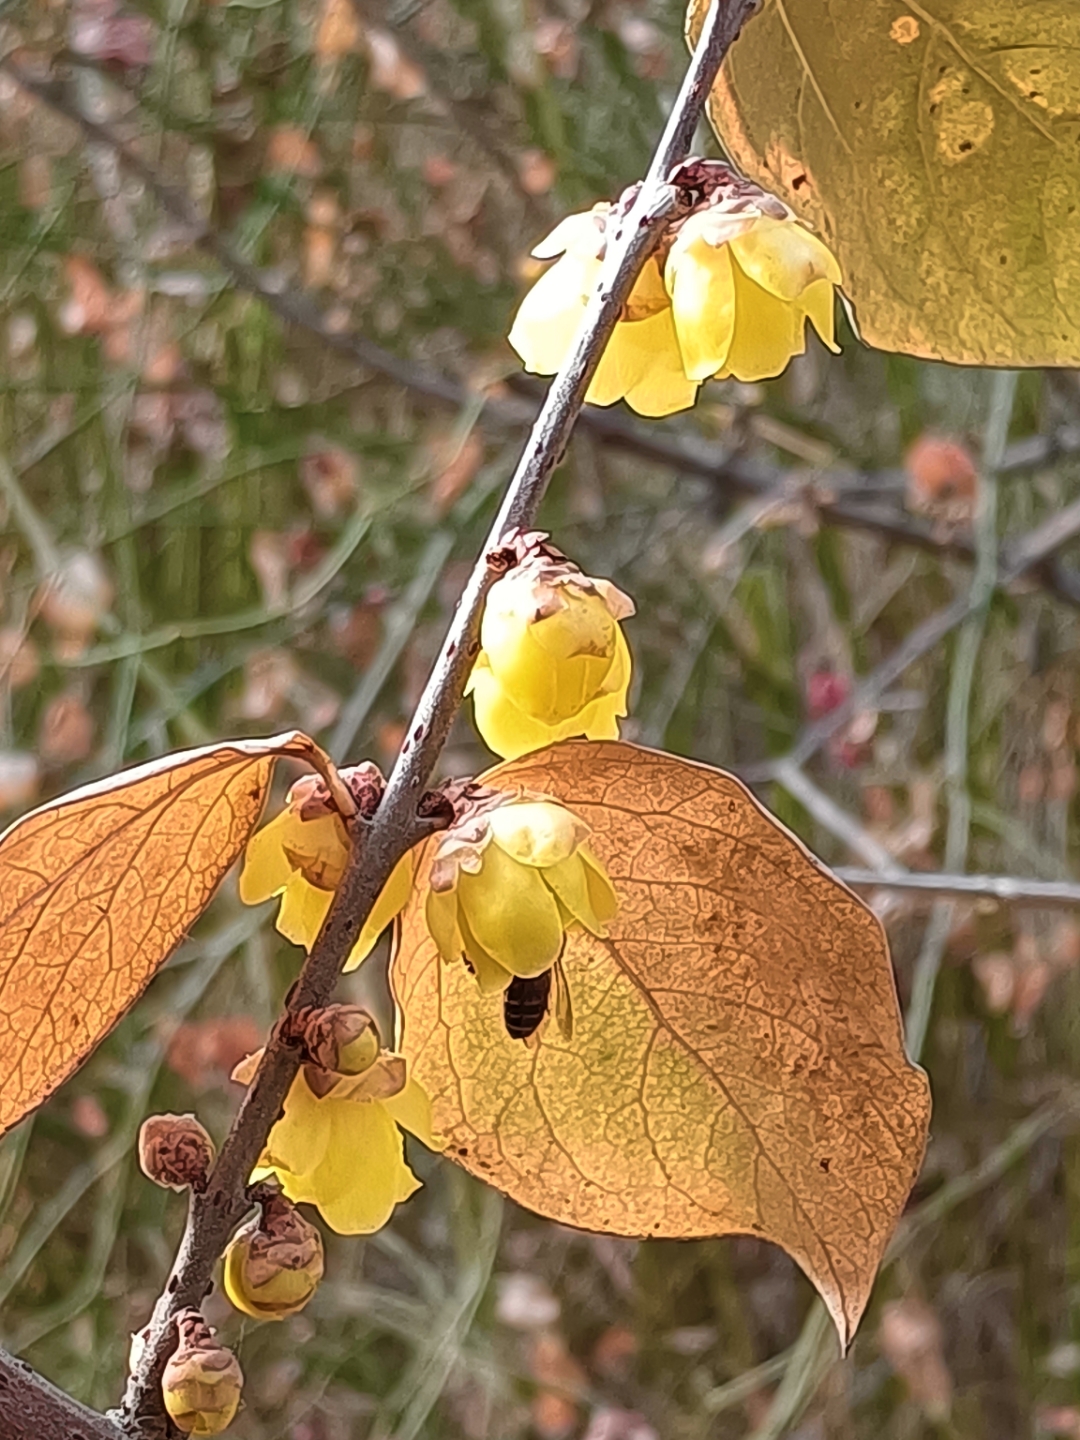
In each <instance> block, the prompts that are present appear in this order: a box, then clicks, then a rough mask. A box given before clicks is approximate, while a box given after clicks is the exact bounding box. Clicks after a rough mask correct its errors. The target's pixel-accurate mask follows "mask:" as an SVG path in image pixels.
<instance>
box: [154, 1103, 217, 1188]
mask: <svg viewBox="0 0 1080 1440" xmlns="http://www.w3.org/2000/svg"><path fill="white" fill-rule="evenodd" d="M213 1163H214V1142H213V1141H212V1140H211V1139H210V1136H209V1135H208V1134H207V1133H206V1131H205V1130H204V1129H203V1127H202V1125H200V1124H199V1122H198V1120H196V1118H195V1116H194V1115H151V1116H149V1117H148V1118H147V1119H146V1120H144V1121H143V1123H142V1126H141V1128H140V1130H139V1168H140V1169H141V1170H142V1172H143V1174H144V1175H145V1176H146V1177H147V1178H148V1179H150V1180H153V1182H154V1184H155V1185H162V1186H164V1187H165V1188H166V1189H167V1190H187V1189H188V1188H189V1187H190V1189H192V1190H194V1191H195V1192H196V1193H197V1194H198V1193H200V1192H201V1191H203V1190H205V1189H206V1178H207V1176H208V1175H209V1174H210V1167H211V1166H212V1165H213Z"/></svg>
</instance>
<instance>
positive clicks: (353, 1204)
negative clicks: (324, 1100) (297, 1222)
mask: <svg viewBox="0 0 1080 1440" xmlns="http://www.w3.org/2000/svg"><path fill="white" fill-rule="evenodd" d="M419 1188H420V1182H419V1180H417V1178H416V1176H415V1175H414V1174H413V1173H412V1171H411V1170H410V1169H409V1167H408V1166H407V1165H406V1164H405V1151H404V1145H403V1142H402V1138H401V1131H400V1130H399V1129H398V1127H397V1125H396V1124H395V1122H394V1120H393V1118H392V1117H391V1116H390V1114H389V1113H388V1112H387V1110H386V1107H385V1106H384V1105H383V1104H381V1103H380V1102H379V1101H377V1100H339V1101H337V1102H336V1103H334V1105H333V1118H332V1123H331V1132H330V1143H329V1145H328V1146H327V1150H326V1155H325V1158H324V1159H323V1162H322V1164H321V1165H320V1166H319V1167H318V1169H317V1170H316V1171H315V1172H314V1174H313V1175H312V1177H311V1192H312V1194H313V1196H314V1200H315V1204H316V1205H318V1207H319V1210H320V1212H321V1214H322V1217H323V1219H324V1220H325V1221H326V1223H327V1224H328V1225H329V1226H330V1228H331V1229H332V1230H336V1231H337V1233H338V1234H339V1235H370V1234H371V1233H372V1232H373V1231H375V1230H381V1229H382V1227H383V1226H384V1225H385V1224H386V1222H387V1221H388V1220H389V1219H390V1216H391V1215H392V1214H393V1211H394V1206H395V1205H397V1204H399V1203H400V1202H401V1201H402V1200H407V1199H408V1198H409V1196H410V1195H412V1194H413V1193H414V1192H415V1191H416V1190H418V1189H419Z"/></svg>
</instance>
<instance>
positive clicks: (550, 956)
mask: <svg viewBox="0 0 1080 1440" xmlns="http://www.w3.org/2000/svg"><path fill="white" fill-rule="evenodd" d="M471 805H472V809H471V811H470V810H466V811H465V813H463V814H462V816H461V818H460V820H459V821H458V822H457V823H456V824H455V825H454V826H452V827H451V828H450V829H449V830H447V831H444V832H443V834H442V835H441V836H440V837H439V844H438V848H437V849H436V852H435V859H434V862H433V864H432V867H431V889H430V891H429V892H428V897H427V906H426V915H427V922H428V929H429V930H430V931H431V935H432V938H433V939H434V941H435V944H436V946H437V947H438V950H439V953H440V954H441V955H442V957H443V959H444V960H458V959H461V958H462V957H464V959H465V960H466V961H467V962H468V964H469V966H470V967H471V969H472V970H473V972H474V973H475V975H476V979H477V982H478V984H479V986H480V989H481V991H482V992H483V993H484V994H486V995H489V994H496V993H499V992H500V991H503V990H505V989H506V987H507V986H508V985H509V984H510V980H511V977H512V976H515V975H517V976H519V977H521V978H529V977H531V976H536V975H541V974H543V973H544V972H545V971H546V970H550V969H551V967H552V966H553V965H554V963H555V961H556V960H558V958H559V956H560V955H561V954H562V949H563V945H564V942H565V936H566V932H567V931H568V930H572V929H575V928H581V929H584V930H588V931H589V932H590V933H591V934H593V935H603V934H605V933H606V932H605V929H604V926H605V924H606V922H607V921H608V920H610V919H611V917H612V915H614V913H615V910H616V908H617V905H618V901H617V899H616V896H615V892H614V890H613V889H612V887H611V882H610V881H609V879H608V877H607V874H606V873H605V871H604V868H603V866H602V865H601V864H600V862H599V860H597V858H596V857H595V856H594V855H593V854H592V852H591V851H590V850H589V849H588V847H587V846H586V845H585V844H584V840H585V837H586V835H587V834H588V827H587V826H586V825H585V824H584V823H583V822H582V821H581V820H579V819H578V817H577V816H576V815H574V814H573V813H572V812H571V811H569V810H567V809H566V807H565V806H563V805H560V804H558V802H557V801H554V800H550V799H547V798H545V797H543V796H532V795H526V796H520V797H515V796H509V795H502V796H499V795H497V794H496V793H495V792H490V791H489V792H487V793H486V794H485V793H484V792H478V793H477V794H475V795H474V797H473V798H472V801H471Z"/></svg>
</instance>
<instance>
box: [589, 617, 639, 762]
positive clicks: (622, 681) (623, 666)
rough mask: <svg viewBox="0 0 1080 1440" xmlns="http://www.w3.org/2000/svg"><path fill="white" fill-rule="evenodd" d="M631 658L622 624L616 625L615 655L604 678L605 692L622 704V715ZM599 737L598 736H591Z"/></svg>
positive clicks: (628, 682)
mask: <svg viewBox="0 0 1080 1440" xmlns="http://www.w3.org/2000/svg"><path fill="white" fill-rule="evenodd" d="M632 669H633V666H632V663H631V659H630V646H629V645H628V644H627V640H626V636H625V635H624V634H623V630H622V626H621V625H618V626H616V627H615V656H614V659H613V660H612V662H611V669H610V670H609V671H608V673H607V676H606V677H605V679H604V694H605V695H609V696H614V697H615V698H616V699H617V700H618V701H619V703H620V704H621V705H622V709H621V710H619V712H618V713H619V714H620V715H625V714H626V692H627V691H628V690H629V689H630V677H631V673H632ZM590 738H592V739H598V738H599V737H598V736H592V737H590Z"/></svg>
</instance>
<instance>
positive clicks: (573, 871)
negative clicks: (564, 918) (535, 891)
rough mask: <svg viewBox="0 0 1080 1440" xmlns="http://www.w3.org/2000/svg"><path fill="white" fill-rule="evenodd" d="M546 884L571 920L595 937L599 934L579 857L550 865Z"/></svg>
mask: <svg viewBox="0 0 1080 1440" xmlns="http://www.w3.org/2000/svg"><path fill="white" fill-rule="evenodd" d="M543 874H544V883H545V884H546V885H549V886H550V887H551V889H552V890H553V892H554V894H555V897H556V899H557V900H558V901H559V903H560V904H561V905H562V906H563V908H564V910H565V911H566V913H567V915H568V916H569V917H570V919H571V920H576V921H577V922H578V924H579V925H584V926H585V929H586V930H590V931H591V932H592V933H593V934H594V935H595V934H598V933H599V932H598V931H597V929H596V925H595V922H594V923H589V922H590V921H592V907H591V905H590V904H589V890H588V886H587V884H586V881H585V867H584V865H582V863H581V859H580V857H579V856H577V855H571V857H570V858H569V860H563V861H561V862H560V863H559V864H558V865H550V866H549V867H548V868H547V869H546V870H545V871H544V872H543Z"/></svg>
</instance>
